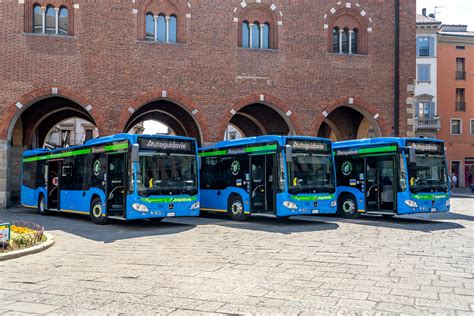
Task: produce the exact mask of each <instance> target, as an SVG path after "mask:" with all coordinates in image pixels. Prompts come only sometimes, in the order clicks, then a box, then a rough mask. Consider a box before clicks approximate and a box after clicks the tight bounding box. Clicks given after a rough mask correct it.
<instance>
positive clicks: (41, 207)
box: [39, 198, 44, 212]
mask: <svg viewBox="0 0 474 316" xmlns="http://www.w3.org/2000/svg"><path fill="white" fill-rule="evenodd" d="M39 209H40V211H41V212H43V211H44V199H43V198H41V199H40V205H39Z"/></svg>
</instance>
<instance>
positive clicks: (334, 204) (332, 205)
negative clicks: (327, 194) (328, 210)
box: [329, 200, 337, 207]
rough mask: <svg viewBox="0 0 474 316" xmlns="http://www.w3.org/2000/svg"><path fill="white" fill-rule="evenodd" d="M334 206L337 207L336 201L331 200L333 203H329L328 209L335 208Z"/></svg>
mask: <svg viewBox="0 0 474 316" xmlns="http://www.w3.org/2000/svg"><path fill="white" fill-rule="evenodd" d="M336 205H337V201H336V200H333V201H332V202H331V205H329V206H330V207H336Z"/></svg>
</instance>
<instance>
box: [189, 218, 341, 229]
mask: <svg viewBox="0 0 474 316" xmlns="http://www.w3.org/2000/svg"><path fill="white" fill-rule="evenodd" d="M196 224H198V225H203V224H204V225H219V226H225V227H231V228H237V229H245V230H252V231H262V232H269V233H280V234H291V233H301V232H315V231H325V230H334V229H338V228H339V225H338V224H336V223H327V222H317V221H308V220H304V219H303V216H300V217H290V218H276V217H263V216H258V215H254V216H251V217H250V218H249V219H248V220H247V221H244V222H236V221H233V220H231V219H230V218H228V217H227V216H225V215H223V214H213V213H205V214H203V215H201V217H200V218H199V221H196Z"/></svg>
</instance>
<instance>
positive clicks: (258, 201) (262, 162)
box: [250, 155, 275, 213]
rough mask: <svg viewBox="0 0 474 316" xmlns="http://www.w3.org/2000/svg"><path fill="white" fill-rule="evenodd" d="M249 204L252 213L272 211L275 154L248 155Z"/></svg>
mask: <svg viewBox="0 0 474 316" xmlns="http://www.w3.org/2000/svg"><path fill="white" fill-rule="evenodd" d="M250 166H251V177H250V205H251V210H252V212H253V213H264V212H273V211H274V210H273V206H274V200H275V189H274V185H275V181H274V180H275V179H274V178H275V177H274V167H275V155H258V156H250Z"/></svg>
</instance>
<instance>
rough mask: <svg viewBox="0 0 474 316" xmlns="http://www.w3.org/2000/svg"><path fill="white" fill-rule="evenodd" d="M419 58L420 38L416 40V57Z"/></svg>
mask: <svg viewBox="0 0 474 316" xmlns="http://www.w3.org/2000/svg"><path fill="white" fill-rule="evenodd" d="M419 56H420V38H419V37H417V38H416V57H419Z"/></svg>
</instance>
